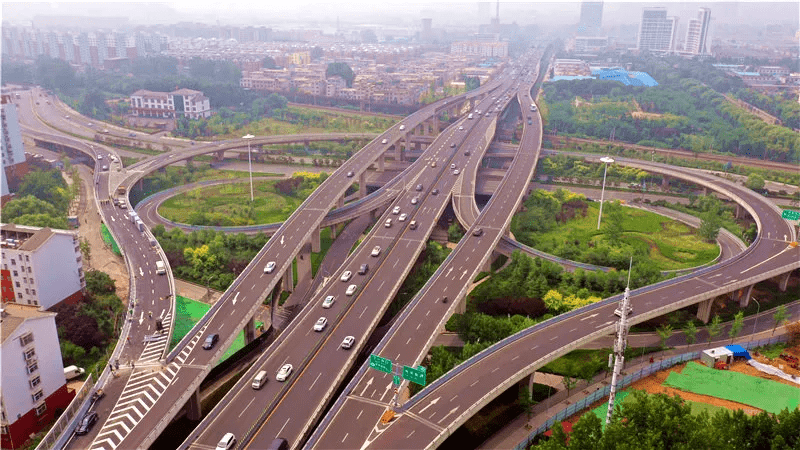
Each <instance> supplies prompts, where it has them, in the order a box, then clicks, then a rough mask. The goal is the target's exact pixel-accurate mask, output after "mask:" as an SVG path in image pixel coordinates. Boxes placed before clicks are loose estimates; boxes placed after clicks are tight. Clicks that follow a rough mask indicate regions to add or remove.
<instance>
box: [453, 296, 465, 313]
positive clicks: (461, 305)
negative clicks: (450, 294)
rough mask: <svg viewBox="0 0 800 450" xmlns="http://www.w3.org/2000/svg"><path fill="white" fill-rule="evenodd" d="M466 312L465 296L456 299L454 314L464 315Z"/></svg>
mask: <svg viewBox="0 0 800 450" xmlns="http://www.w3.org/2000/svg"><path fill="white" fill-rule="evenodd" d="M465 312H467V296H466V295H465V296H463V297H461V298H460V299H458V305H456V310H455V311H454V313H455V314H464V313H465Z"/></svg>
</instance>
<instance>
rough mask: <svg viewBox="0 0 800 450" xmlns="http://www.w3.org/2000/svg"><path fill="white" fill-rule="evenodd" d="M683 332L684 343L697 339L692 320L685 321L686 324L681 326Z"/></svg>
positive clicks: (690, 343) (695, 327)
mask: <svg viewBox="0 0 800 450" xmlns="http://www.w3.org/2000/svg"><path fill="white" fill-rule="evenodd" d="M683 334H685V335H686V344H688V345H692V344H694V342H695V340H696V339H697V326H695V324H694V322H693V321H689V322H687V323H686V326H685V327H684V328H683Z"/></svg>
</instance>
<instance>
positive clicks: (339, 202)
mask: <svg viewBox="0 0 800 450" xmlns="http://www.w3.org/2000/svg"><path fill="white" fill-rule="evenodd" d="M342 206H344V196H342V197H339V198H338V199H336V207H337V208H341V207H342Z"/></svg>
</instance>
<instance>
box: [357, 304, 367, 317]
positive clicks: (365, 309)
mask: <svg viewBox="0 0 800 450" xmlns="http://www.w3.org/2000/svg"><path fill="white" fill-rule="evenodd" d="M367 308H369V306H365V307H364V310H363V311H361V314H359V315H358V318H359V319H360V318H361V316H363V315H364V313H365V312H367Z"/></svg>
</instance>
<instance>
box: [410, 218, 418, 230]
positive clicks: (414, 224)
mask: <svg viewBox="0 0 800 450" xmlns="http://www.w3.org/2000/svg"><path fill="white" fill-rule="evenodd" d="M408 228H409V229H411V230H416V229H417V221H416V220H412V221H411V222H410V223H409V224H408Z"/></svg>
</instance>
